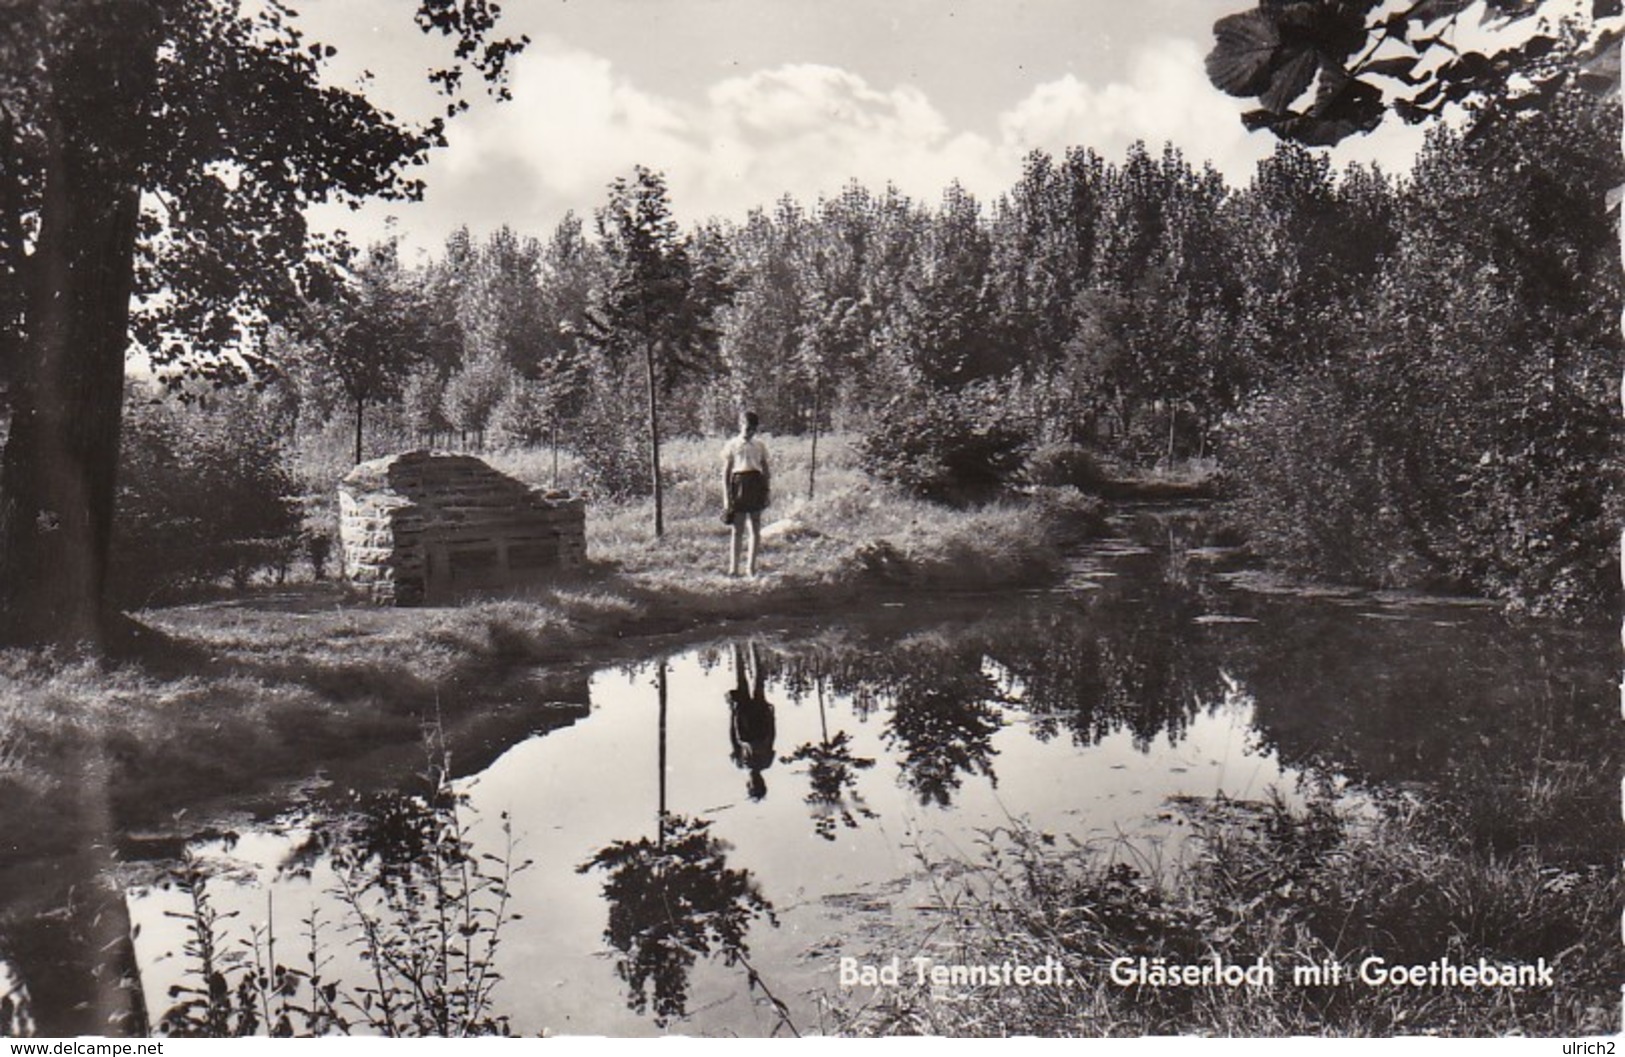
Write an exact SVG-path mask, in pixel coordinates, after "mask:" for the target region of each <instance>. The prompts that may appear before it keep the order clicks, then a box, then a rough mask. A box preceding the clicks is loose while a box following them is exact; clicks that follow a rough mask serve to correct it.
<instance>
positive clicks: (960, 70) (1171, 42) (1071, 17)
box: [294, 0, 1422, 251]
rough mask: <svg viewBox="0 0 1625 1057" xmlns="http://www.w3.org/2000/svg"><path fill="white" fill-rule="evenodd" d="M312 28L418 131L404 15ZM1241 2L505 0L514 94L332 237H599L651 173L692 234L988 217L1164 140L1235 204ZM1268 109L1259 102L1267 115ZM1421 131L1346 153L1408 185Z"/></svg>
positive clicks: (435, 43)
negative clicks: (1045, 180) (1036, 173)
mask: <svg viewBox="0 0 1625 1057" xmlns="http://www.w3.org/2000/svg"><path fill="white" fill-rule="evenodd" d="M294 6H295V7H296V8H299V9H300V12H301V22H302V24H303V25H304V26H305V27H306V29H307V33H308V35H309V36H311V37H312V38H314V39H317V40H322V41H326V42H329V43H331V44H333V45H334V46H335V47H336V48H338V55H337V56H336V57H335V59H334V60H333V63H332V66H331V70H330V76H331V77H332V78H333V79H334V80H335V81H336V82H337V83H341V84H354V83H358V79H359V78H361V77H362V76H364V75H366V74H369V73H370V75H371V77H370V80H368V81H367V82H366V91H367V94H368V95H369V97H370V98H372V99H374V100H375V101H377V102H379V103H380V104H381V105H383V106H384V107H385V108H386V109H389V110H391V111H392V112H394V113H396V114H398V115H400V116H402V117H403V118H417V119H421V118H424V117H428V116H431V115H432V114H434V113H436V112H437V106H438V104H437V102H436V99H435V97H434V96H433V94H432V93H431V91H430V90H429V88H428V87H427V83H426V81H425V79H424V73H425V71H426V70H427V69H429V68H430V67H431V66H432V65H434V64H435V63H436V62H437V61H443V60H444V55H445V44H444V42H443V41H439V40H435V39H431V38H427V37H425V36H424V35H423V34H421V33H420V32H418V30H417V29H416V27H415V26H414V25H413V24H412V21H411V18H410V8H411V6H412V5H411V4H410V3H409V2H408V0H305V3H304V5H303V6H302V7H301V6H300V5H299V4H298V3H295V5H294ZM1245 6H1248V5H1247V4H1246V3H1245V2H1244V0H1134V2H1132V3H1126V2H1123V0H508V2H507V4H506V5H505V10H504V15H503V25H504V28H505V31H506V32H507V33H508V34H510V35H513V34H519V33H524V34H527V35H528V36H529V37H530V38H531V41H532V43H531V44H530V46H529V47H528V48H527V49H526V50H525V51H524V52H523V54H522V55H521V56H520V57H519V59H518V60H517V62H516V63H515V65H514V67H513V71H512V79H511V87H512V94H513V97H512V99H511V100H510V101H507V102H497V101H494V100H491V99H488V98H485V97H484V96H482V95H475V96H474V97H472V103H473V105H472V107H471V109H470V110H469V112H467V113H465V114H462V115H460V116H459V117H458V118H456V119H455V120H453V121H452V122H451V124H450V127H449V129H448V140H449V144H448V146H447V147H446V148H444V149H442V150H440V151H438V152H436V154H435V156H434V158H433V160H432V161H431V162H430V164H429V165H428V166H427V167H425V168H424V169H423V170H421V171H420V174H421V175H422V176H423V178H424V180H425V181H426V185H427V190H426V193H425V196H424V200H423V201H422V202H421V203H411V204H402V203H381V204H373V205H369V206H367V207H366V208H365V209H364V210H363V211H361V212H360V213H353V214H352V213H349V212H347V211H342V210H337V209H332V208H327V209H321V210H318V211H317V212H316V213H314V214H313V217H312V219H313V222H314V223H315V224H316V225H317V226H318V227H322V228H332V227H342V228H344V229H345V230H347V231H348V232H350V234H351V235H352V236H353V237H355V238H357V239H358V240H361V241H365V240H368V239H372V238H377V237H381V236H383V235H384V234H386V233H387V232H395V233H398V234H399V235H400V236H401V237H402V238H403V240H404V241H405V242H406V243H407V245H408V246H409V247H413V248H415V249H417V250H419V251H423V250H428V249H433V248H436V247H438V246H439V245H440V244H441V243H442V242H443V240H444V238H445V236H446V235H447V234H448V233H449V232H450V231H452V230H453V229H455V228H456V227H457V226H459V225H462V224H466V225H468V226H469V227H470V228H471V229H473V230H474V231H475V232H476V233H477V234H483V233H485V232H488V231H490V230H492V229H494V228H496V227H498V226H500V225H503V224H506V225H509V226H510V227H513V228H514V229H516V230H518V231H519V232H521V233H523V234H529V235H537V236H542V237H545V236H546V235H547V234H548V233H549V232H551V231H552V229H553V228H554V227H555V226H556V225H557V224H558V222H559V221H560V220H561V219H562V218H563V217H564V215H565V214H566V213H567V212H568V211H574V212H576V213H577V214H578V215H580V216H582V217H583V218H590V216H591V214H592V211H593V210H594V209H595V208H597V207H599V206H601V205H602V204H603V201H604V198H605V192H606V188H607V186H608V184H609V182H610V181H611V180H613V179H615V178H616V177H617V176H622V175H626V174H629V173H630V172H631V170H632V168H633V166H634V165H638V164H642V165H646V166H649V167H650V168H653V169H657V170H659V171H661V172H662V173H663V174H664V175H665V176H666V178H667V183H668V186H669V188H670V192H671V198H672V205H673V209H674V212H675V213H676V215H677V217H678V219H679V220H680V221H682V222H683V223H685V224H692V223H694V222H697V221H699V220H702V219H705V218H708V217H720V218H726V219H733V220H739V219H742V218H743V217H744V216H745V215H746V214H747V213H748V211H749V210H751V209H752V208H756V207H763V206H770V205H771V204H772V203H773V202H774V201H775V200H777V199H778V198H779V197H781V196H782V195H785V194H790V195H793V196H795V197H796V198H798V199H800V200H801V201H802V202H803V203H805V204H808V205H811V204H813V203H815V202H816V200H817V198H818V197H819V196H820V195H830V194H833V193H836V192H838V191H839V190H840V188H841V187H842V186H844V185H845V184H846V183H847V182H849V181H850V180H853V179H856V180H857V181H859V182H860V183H863V184H866V185H868V186H870V187H872V188H876V189H878V188H880V187H883V186H884V185H885V184H886V183H887V182H891V183H895V184H896V185H897V186H898V187H899V188H900V189H901V190H902V191H904V192H905V193H907V194H909V195H910V196H911V197H914V198H916V199H917V200H920V201H923V202H926V203H935V202H936V201H937V200H938V199H939V197H940V195H941V193H942V191H943V189H944V188H946V187H947V186H948V185H949V184H950V183H951V182H953V181H958V182H959V183H960V184H961V185H962V186H964V187H965V188H966V189H967V190H969V191H970V192H972V193H973V194H974V195H976V196H977V197H978V198H979V199H980V200H982V201H983V202H984V203H986V202H991V201H992V200H993V199H994V198H996V197H997V196H998V195H999V194H1001V193H1002V192H1004V191H1006V190H1008V189H1009V187H1010V186H1011V185H1012V184H1013V183H1014V182H1015V181H1016V179H1017V178H1018V177H1019V175H1020V172H1021V164H1022V160H1023V158H1024V157H1025V156H1026V155H1027V154H1028V153H1029V152H1030V151H1032V150H1035V149H1041V150H1045V151H1048V152H1050V153H1052V154H1055V155H1059V154H1062V153H1064V152H1065V151H1066V150H1067V148H1069V147H1072V146H1089V147H1093V148H1094V149H1095V150H1096V151H1097V152H1099V153H1101V154H1102V155H1104V156H1105V157H1106V158H1108V159H1110V160H1120V159H1121V158H1122V156H1123V154H1124V152H1125V151H1126V149H1127V148H1128V146H1129V145H1130V144H1131V143H1133V142H1134V141H1135V140H1144V141H1146V142H1147V143H1148V144H1149V145H1151V147H1152V148H1153V150H1156V149H1160V147H1161V145H1162V144H1163V143H1164V142H1172V143H1173V144H1175V145H1176V146H1178V147H1179V148H1180V149H1181V150H1183V151H1184V153H1185V155H1186V156H1187V157H1188V158H1189V159H1191V160H1192V161H1193V162H1194V163H1197V164H1200V163H1201V162H1203V161H1211V162H1212V163H1213V164H1214V166H1215V167H1216V168H1218V169H1219V171H1221V172H1222V173H1223V174H1224V175H1225V177H1226V178H1227V179H1228V180H1229V181H1230V182H1231V183H1232V184H1233V185H1235V186H1238V187H1239V186H1243V185H1245V184H1246V182H1247V180H1248V178H1249V176H1250V174H1251V173H1252V170H1253V167H1254V166H1255V165H1256V163H1257V161H1258V160H1259V159H1260V158H1262V157H1264V156H1265V155H1267V154H1268V153H1269V152H1270V151H1271V150H1272V149H1273V145H1274V143H1273V140H1272V139H1271V138H1270V137H1269V136H1268V134H1267V133H1248V132H1247V131H1246V130H1245V129H1243V128H1242V126H1241V122H1240V120H1239V115H1240V113H1241V112H1242V110H1244V109H1246V108H1247V104H1246V101H1244V100H1237V99H1231V98H1229V97H1227V96H1225V95H1223V94H1221V93H1220V92H1218V91H1217V90H1216V89H1214V88H1212V87H1211V86H1210V85H1209V84H1208V82H1207V78H1206V75H1205V73H1204V72H1203V67H1202V59H1203V56H1204V55H1205V54H1206V52H1207V50H1208V48H1209V46H1210V44H1211V35H1212V26H1213V23H1214V21H1216V20H1217V19H1218V18H1220V17H1222V16H1223V15H1226V14H1229V13H1231V12H1233V11H1236V10H1238V9H1240V8H1242V7H1245ZM1255 105H1256V104H1255ZM1421 136H1422V134H1421V131H1420V130H1419V129H1416V128H1410V127H1406V126H1402V125H1400V124H1399V123H1397V122H1389V123H1386V124H1385V126H1384V127H1383V128H1381V129H1379V131H1378V132H1377V133H1375V134H1373V135H1371V136H1361V137H1354V138H1353V139H1352V140H1350V141H1346V143H1345V144H1344V145H1342V146H1340V147H1339V148H1338V149H1337V151H1336V152H1334V154H1333V160H1334V162H1335V163H1336V164H1337V165H1339V166H1341V165H1342V164H1344V163H1345V162H1347V161H1351V160H1359V161H1373V160H1375V161H1378V162H1380V163H1381V164H1382V165H1383V167H1384V168H1385V169H1387V170H1389V171H1391V172H1404V171H1406V170H1407V169H1408V167H1409V163H1410V159H1411V157H1412V156H1413V155H1414V153H1415V151H1416V150H1417V148H1418V147H1419V145H1420V143H1421Z"/></svg>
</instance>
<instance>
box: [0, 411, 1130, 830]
mask: <svg viewBox="0 0 1625 1057" xmlns="http://www.w3.org/2000/svg"><path fill="white" fill-rule="evenodd" d="M770 442H771V443H772V450H773V455H774V458H775V469H776V476H775V482H774V483H775V489H774V491H775V497H776V498H775V502H774V505H773V507H772V509H771V510H770V511H769V512H768V514H767V515H766V517H765V518H764V522H766V523H767V529H766V532H765V533H764V535H765V537H766V539H765V541H764V550H763V554H762V558H761V562H760V575H759V576H757V577H755V578H752V579H745V578H740V577H729V576H727V575H726V551H727V542H728V529H727V527H726V526H725V525H724V524H723V523H722V522H721V519H720V517H719V514H720V467H719V465H718V461H717V452H718V450H719V449H720V446H721V441H720V439H712V440H706V441H678V442H674V443H672V444H669V445H668V446H667V449H666V454H667V458H666V469H667V489H666V515H665V521H666V532H665V534H664V536H663V537H661V538H658V539H657V538H656V537H655V536H654V533H653V511H652V505H651V503H650V502H648V501H637V502H629V503H624V504H608V503H590V504H589V523H588V558H589V566H590V567H589V569H588V570H587V571H586V572H585V573H584V574H583V575H581V576H579V577H576V578H574V579H571V580H569V581H561V582H559V583H557V584H554V585H552V586H549V587H547V588H545V589H539V590H535V591H533V592H531V593H529V594H528V595H526V596H524V597H519V598H505V599H500V600H485V601H473V602H469V603H468V604H465V605H463V606H458V607H447V608H423V609H410V610H385V609H376V608H372V607H369V606H366V605H363V604H360V603H358V602H357V601H355V600H354V599H352V598H350V597H349V596H348V595H347V594H346V593H345V592H344V590H343V589H342V587H340V586H338V585H335V584H298V585H289V586H285V587H283V588H277V589H272V588H269V587H267V588H263V589H259V590H255V591H249V592H247V593H244V594H241V595H237V596H232V597H227V598H223V599H217V600H214V601H210V602H206V603H200V604H194V605H185V606H174V607H169V608H164V609H159V610H151V611H146V612H142V613H139V614H135V615H134V622H133V623H132V624H131V625H130V626H129V629H128V630H129V635H128V637H127V642H126V648H125V651H124V652H125V654H126V657H125V658H124V659H122V660H121V661H118V662H115V663H112V664H106V663H92V662H71V663H70V662H61V661H59V660H57V659H55V658H52V657H49V656H46V657H41V656H38V655H34V654H25V653H21V652H12V653H0V781H3V782H5V783H7V784H8V785H9V786H10V787H11V788H13V789H16V790H19V791H22V792H25V793H41V792H46V791H48V790H50V789H52V788H56V787H60V786H61V785H62V784H63V783H67V784H69V785H79V784H87V783H88V784H91V785H105V786H107V787H110V788H114V789H117V790H120V795H121V796H128V797H129V798H130V800H131V802H132V803H136V802H139V803H142V804H144V805H146V806H147V807H150V808H151V809H152V810H153V811H157V810H159V809H160V808H161V807H162V806H163V805H164V804H169V803H192V802H195V801H196V799H197V798H199V797H202V796H207V795H209V794H210V793H214V792H220V793H236V792H238V791H240V790H242V789H243V788H245V787H252V786H253V785H254V784H255V782H256V780H260V779H265V778H268V777H279V776H281V777H287V776H295V775H302V774H307V773H309V772H310V771H311V770H312V769H313V768H315V767H319V766H323V765H325V764H326V763H327V762H329V761H330V760H335V759H343V758H345V757H347V756H349V755H353V754H355V753H357V752H361V751H367V750H369V749H371V748H373V747H376V746H378V745H381V744H383V745H389V744H399V745H403V746H406V747H407V751H408V752H410V751H414V747H415V745H416V741H417V737H418V731H419V727H420V725H421V724H422V723H423V721H424V719H425V717H427V716H438V717H441V719H442V720H443V721H444V722H446V723H447V724H448V725H449V727H450V728H451V730H452V736H453V738H454V739H455V737H456V730H457V727H458V723H459V722H460V721H461V719H462V718H463V717H465V716H468V717H482V716H486V715H487V714H489V713H490V712H491V711H492V709H491V707H490V706H491V704H492V702H493V700H497V701H506V700H523V701H525V702H527V703H528V704H527V706H526V707H527V708H529V707H531V705H534V704H540V705H544V706H545V705H546V704H548V703H549V701H550V700H551V699H559V700H564V701H567V700H569V699H570V698H571V696H572V695H571V693H570V692H567V691H564V690H558V689H547V688H538V687H537V686H535V685H530V684H527V685H526V686H525V687H523V688H519V689H515V688H511V687H505V686H504V685H503V680H504V678H506V677H507V676H509V675H512V674H513V673H515V672H520V671H523V670H525V669H527V668H529V667H532V666H534V665H537V664H552V663H565V664H568V663H574V662H579V661H584V660H589V659H593V658H602V659H610V658H613V657H615V656H617V655H618V654H619V653H621V652H622V651H624V650H626V649H627V648H628V646H627V645H625V643H626V640H629V639H634V638H636V637H639V636H646V635H653V634H671V633H682V632H686V631H692V630H696V629H700V628H707V627H713V626H716V625H718V624H719V623H722V622H726V621H730V620H736V619H738V620H748V619H759V618H761V617H763V616H768V615H778V614H783V615H800V614H807V613H814V612H818V611H821V610H826V611H838V610H841V609H843V608H848V607H851V606H852V605H855V604H867V603H868V602H870V601H872V599H873V598H874V596H875V595H876V593H877V592H879V593H886V592H905V591H919V590H928V591H929V590H962V589H972V590H975V589H994V588H1006V587H1014V586H1021V585H1027V584H1032V583H1037V582H1042V581H1044V580H1045V579H1047V578H1048V577H1050V576H1052V575H1053V574H1054V573H1055V571H1056V569H1057V568H1058V562H1059V557H1060V553H1061V546H1062V544H1063V543H1064V540H1065V537H1066V536H1067V535H1068V534H1069V533H1074V532H1078V531H1087V530H1088V529H1089V527H1090V526H1092V525H1093V524H1095V523H1096V519H1097V518H1098V516H1099V509H1098V506H1097V505H1095V504H1093V503H1092V502H1089V501H1085V500H1083V499H1081V497H1078V496H1077V495H1076V493H1053V494H1049V495H1048V496H1046V497H1043V498H1039V499H1034V500H1024V501H1022V502H1020V503H1014V502H1013V503H1010V504H1007V505H1000V506H994V507H990V508H984V509H980V510H952V509H948V508H944V507H939V506H934V505H931V504H926V503H922V502H918V501H914V500H910V499H908V498H906V497H904V496H901V495H899V494H897V493H895V492H892V491H890V490H888V489H886V488H884V487H882V486H879V485H876V484H873V483H871V482H870V481H869V480H868V479H867V478H866V477H864V476H863V475H862V474H861V473H860V472H859V471H858V470H857V469H856V468H855V466H854V465H853V463H852V461H851V460H850V458H849V456H848V454H847V446H846V444H845V443H844V442H843V441H842V440H841V439H840V438H835V439H833V440H830V439H826V440H825V441H824V442H823V443H822V444H821V445H820V452H819V455H820V466H819V472H818V481H817V494H816V497H815V498H811V499H809V498H807V496H806V490H807V477H806V469H807V459H808V455H809V451H808V445H807V444H806V443H805V442H799V441H794V440H771V439H770ZM492 461H493V462H494V463H495V464H496V465H497V466H498V467H499V468H501V469H503V470H505V471H507V472H509V473H512V474H515V475H516V476H519V477H521V478H523V479H528V480H530V481H532V482H533V483H537V484H544V483H548V482H549V481H550V479H551V473H552V459H551V456H550V455H549V454H548V453H545V452H537V453H527V454H517V455H507V456H500V457H494V458H493V459H492ZM469 737H470V739H472V740H489V739H475V738H474V735H470V736H469ZM87 746H94V747H95V751H94V753H93V754H92V755H93V756H94V759H90V758H89V757H87V756H86V755H85V753H86V747H87Z"/></svg>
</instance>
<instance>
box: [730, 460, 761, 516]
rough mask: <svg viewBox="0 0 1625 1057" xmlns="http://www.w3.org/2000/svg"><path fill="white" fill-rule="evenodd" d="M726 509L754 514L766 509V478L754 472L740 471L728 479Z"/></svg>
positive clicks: (738, 512)
mask: <svg viewBox="0 0 1625 1057" xmlns="http://www.w3.org/2000/svg"><path fill="white" fill-rule="evenodd" d="M728 509H730V510H732V511H733V512H734V513H736V514H756V513H760V512H761V511H763V510H765V509H767V478H766V477H764V476H762V475H761V474H759V473H757V472H756V471H755V470H741V471H739V472H738V473H735V474H733V475H732V476H730V477H729V478H728Z"/></svg>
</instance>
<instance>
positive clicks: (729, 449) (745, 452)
mask: <svg viewBox="0 0 1625 1057" xmlns="http://www.w3.org/2000/svg"><path fill="white" fill-rule="evenodd" d="M722 461H723V463H724V464H725V465H726V466H727V468H728V472H729V473H742V472H744V471H746V470H755V471H756V472H757V473H760V474H765V473H767V445H766V444H763V443H762V442H761V441H759V440H757V439H756V438H755V437H752V438H750V439H749V440H746V439H745V438H744V437H734V438H732V439H731V440H729V441H728V443H727V444H725V445H723V446H722Z"/></svg>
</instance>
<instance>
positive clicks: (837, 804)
mask: <svg viewBox="0 0 1625 1057" xmlns="http://www.w3.org/2000/svg"><path fill="white" fill-rule="evenodd" d="M814 693H815V694H816V695H817V697H818V730H819V740H817V741H809V742H807V743H806V744H805V745H802V746H800V747H798V748H797V749H796V751H795V752H792V753H791V754H790V755H788V756H786V757H784V762H785V763H787V764H792V763H805V764H806V765H807V772H806V773H807V777H808V781H809V783H810V785H811V789H810V791H809V792H808V793H807V796H806V798H805V799H806V802H807V803H808V804H809V805H811V807H812V809H813V829H814V830H815V831H816V832H817V834H818V835H819V836H820V837H823V838H824V839H825V840H834V839H835V828H836V826H838V825H842V826H845V827H846V828H847V829H857V827H858V818H859V817H860V816H861V817H863V818H874V817H875V813H874V812H873V811H871V810H869V806H868V805H867V804H865V803H864V802H863V797H862V796H861V795H859V793H858V789H857V783H858V772H859V771H863V770H868V769H869V768H870V767H873V766H874V765H875V761H874V760H872V759H870V758H869V757H866V756H854V755H853V754H852V745H851V741H852V739H851V736H850V735H848V734H847V732H846V731H844V730H837V731H836V732H835V734H834V735H833V736H832V735H831V734H830V732H829V716H828V709H827V708H826V705H825V700H824V696H825V695H824V687H823V684H822V683H819V684H818V685H817V686H816V687H814ZM854 812H856V814H854Z"/></svg>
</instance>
